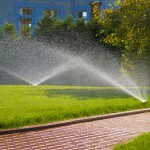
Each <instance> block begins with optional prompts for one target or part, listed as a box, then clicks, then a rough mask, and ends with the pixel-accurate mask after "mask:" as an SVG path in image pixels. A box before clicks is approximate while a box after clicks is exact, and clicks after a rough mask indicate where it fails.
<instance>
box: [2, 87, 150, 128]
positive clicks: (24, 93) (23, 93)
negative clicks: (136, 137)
mask: <svg viewBox="0 0 150 150" xmlns="http://www.w3.org/2000/svg"><path fill="white" fill-rule="evenodd" d="M148 107H150V101H148V102H147V103H142V102H140V101H139V100H137V99H135V98H134V97H132V96H129V95H127V94H125V93H123V92H121V91H119V90H118V89H117V88H100V87H71V86H70V87H67V86H44V85H43V86H37V87H34V86H26V85H24V86H23V85H22V86H19V85H16V86H13V85H12V86H8V85H7V86H6V85H1V86H0V129H4V128H14V127H19V126H26V125H33V124H43V123H48V122H54V121H60V120H66V119H71V118H79V117H85V116H92V115H100V114H108V113H112V112H120V111H125V110H133V109H139V108H148Z"/></svg>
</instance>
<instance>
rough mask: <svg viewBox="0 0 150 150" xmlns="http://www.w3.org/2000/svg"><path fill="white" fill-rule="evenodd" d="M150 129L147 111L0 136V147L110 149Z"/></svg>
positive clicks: (22, 149)
mask: <svg viewBox="0 0 150 150" xmlns="http://www.w3.org/2000/svg"><path fill="white" fill-rule="evenodd" d="M147 131H150V112H148V113H142V114H135V115H129V116H122V117H116V118H109V119H103V120H98V121H92V122H86V123H78V124H73V125H68V126H62V127H57V128H49V129H44V130H38V131H29V132H22V133H13V134H5V135H0V150H110V149H112V147H113V146H114V145H115V144H117V143H120V142H124V141H127V140H130V139H131V138H132V137H134V136H136V135H138V134H139V133H143V132H147Z"/></svg>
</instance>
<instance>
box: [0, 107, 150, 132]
mask: <svg viewBox="0 0 150 150" xmlns="http://www.w3.org/2000/svg"><path fill="white" fill-rule="evenodd" d="M145 112H150V108H146V109H140V110H132V111H125V112H118V113H111V114H105V115H98V116H92V117H85V118H79V119H71V120H66V121H59V122H54V123H48V124H42V125H35V126H25V127H20V128H14V129H6V130H0V135H5V134H13V133H21V132H28V131H36V130H42V129H48V128H55V127H61V126H67V125H72V124H77V123H84V122H91V121H96V120H102V119H109V118H114V117H121V116H127V115H133V114H140V113H145Z"/></svg>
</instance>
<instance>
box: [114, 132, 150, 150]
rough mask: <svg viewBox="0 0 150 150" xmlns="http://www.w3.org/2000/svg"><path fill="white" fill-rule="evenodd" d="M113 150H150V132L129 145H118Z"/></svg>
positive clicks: (133, 140)
mask: <svg viewBox="0 0 150 150" xmlns="http://www.w3.org/2000/svg"><path fill="white" fill-rule="evenodd" d="M113 150H150V132H149V133H145V134H142V135H140V136H138V137H136V138H134V139H132V140H131V141H129V142H127V143H124V144H120V145H117V146H116V147H114V149H113Z"/></svg>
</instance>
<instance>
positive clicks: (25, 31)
mask: <svg viewBox="0 0 150 150" xmlns="http://www.w3.org/2000/svg"><path fill="white" fill-rule="evenodd" d="M30 30H31V29H30V27H29V26H25V27H23V28H21V29H20V35H21V36H23V37H30V36H31V31H30Z"/></svg>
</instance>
